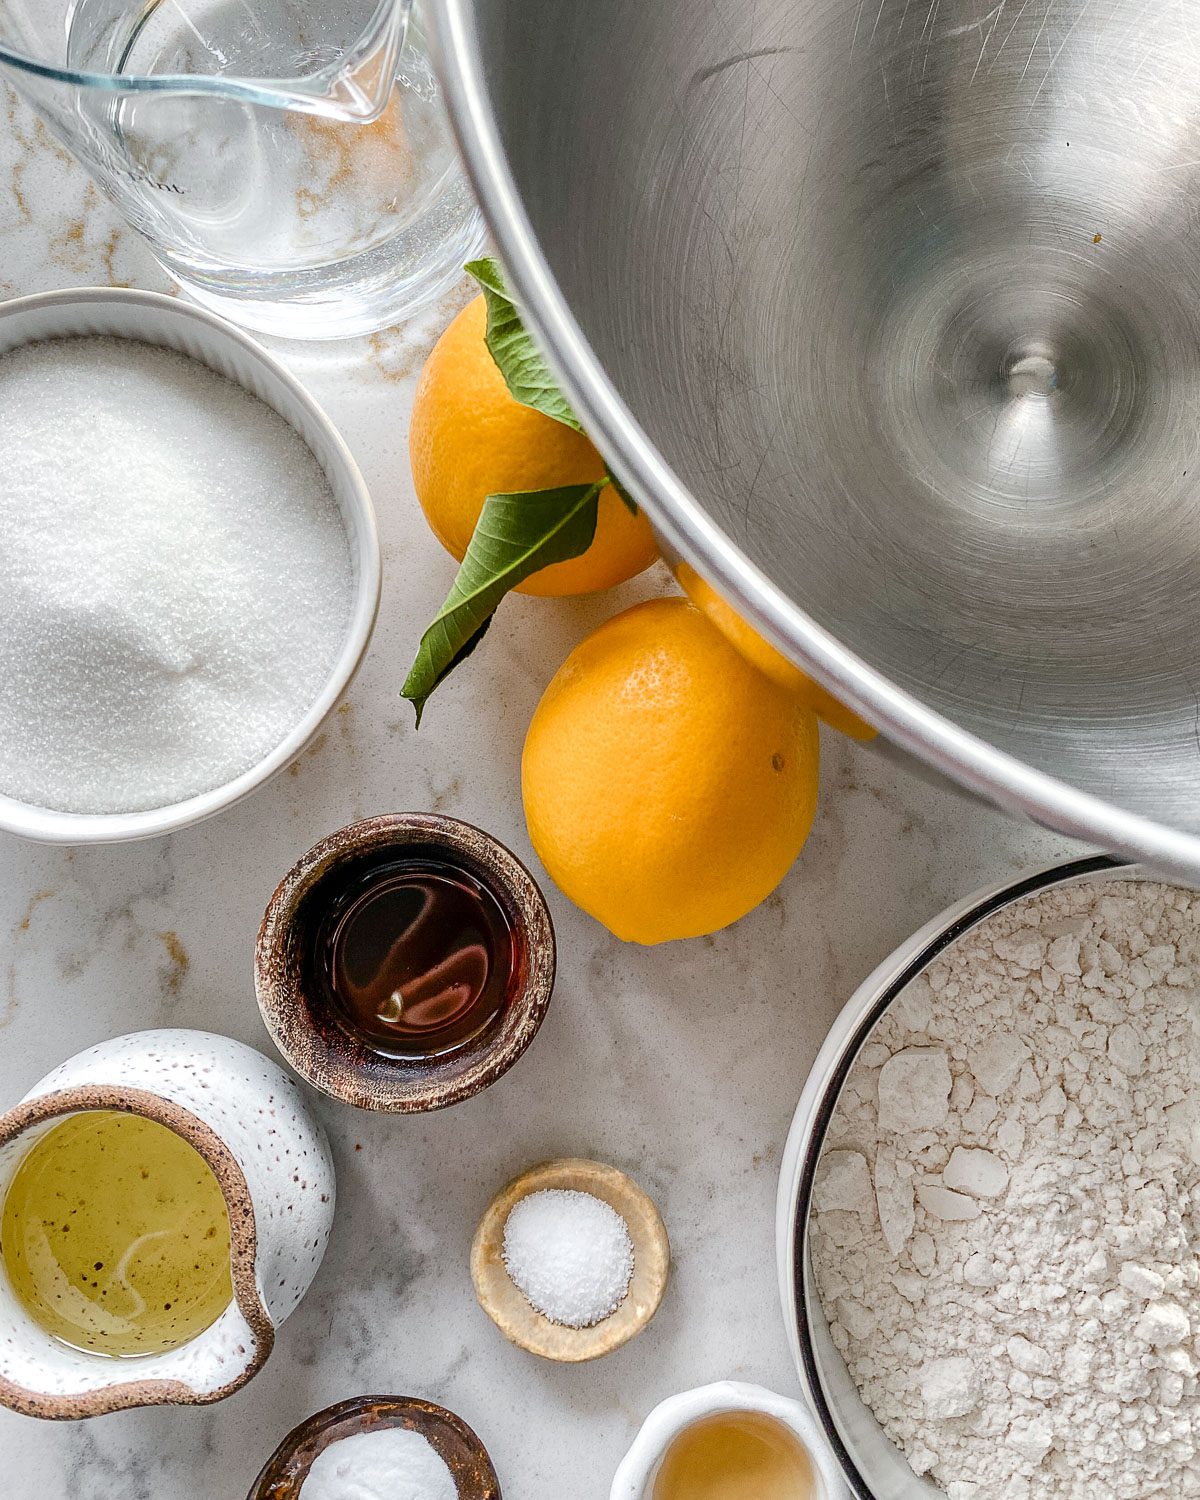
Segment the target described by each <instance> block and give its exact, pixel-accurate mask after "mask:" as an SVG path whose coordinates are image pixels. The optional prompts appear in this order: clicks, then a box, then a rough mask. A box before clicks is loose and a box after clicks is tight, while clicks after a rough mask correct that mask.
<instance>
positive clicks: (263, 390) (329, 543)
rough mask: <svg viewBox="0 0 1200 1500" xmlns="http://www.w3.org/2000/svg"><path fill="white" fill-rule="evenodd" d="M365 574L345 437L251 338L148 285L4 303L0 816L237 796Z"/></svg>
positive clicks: (306, 724) (289, 749)
mask: <svg viewBox="0 0 1200 1500" xmlns="http://www.w3.org/2000/svg"><path fill="white" fill-rule="evenodd" d="M379 590H380V560H379V544H378V539H377V536H376V530H375V519H374V514H373V512H372V508H371V502H370V497H369V495H368V494H367V491H366V487H365V485H364V483H363V480H362V476H361V475H360V473H359V471H358V469H357V467H356V465H355V463H354V460H353V459H352V457H351V455H350V453H349V450H348V449H347V448H346V445H345V443H344V442H343V441H342V439H341V438H340V436H339V435H338V433H337V431H336V430H335V429H334V427H333V426H332V424H331V423H330V422H329V420H328V418H327V417H326V416H325V415H324V413H323V412H322V411H321V409H320V408H319V407H318V406H317V405H316V403H315V402H314V401H313V400H312V399H311V397H309V396H308V394H307V393H306V392H305V391H304V389H303V387H302V386H301V385H300V384H299V383H298V382H297V381H296V380H295V379H294V378H293V377H292V376H291V375H290V374H289V373H288V372H287V371H286V370H285V369H284V368H283V366H282V365H281V364H279V363H278V361H276V360H275V359H274V358H272V357H271V356H270V355H269V354H268V353H267V352H266V351H265V350H264V349H262V348H261V347H260V346H259V345H257V344H256V343H255V342H254V341H253V340H252V339H250V338H248V337H247V336H246V335H245V334H243V333H241V332H240V331H239V330H237V329H235V328H233V327H231V326H230V325H229V324H227V323H225V322H223V321H222V320H221V319H219V318H217V317H215V316H214V315H213V314H211V313H208V312H205V311H203V310H201V309H199V308H195V307H191V306H188V305H187V304H184V303H180V302H176V301H175V300H173V299H171V298H169V297H164V296H160V295H158V294H156V293H150V292H137V291H122V290H110V289H107V288H105V289H100V288H95V289H87V290H84V291H79V292H52V293H47V294H43V295H39V296H34V297H24V298H19V299H17V300H15V301H12V302H8V303H5V304H3V305H0V828H3V829H7V830H9V831H11V832H14V833H18V834H22V835H24V836H26V837H29V838H34V839H39V840H43V841H47V842H60V843H72V844H77V843H86V842H102V841H112V840H120V839H134V838H145V837H149V836H152V835H155V834H162V833H167V832H170V831H171V830H173V829H177V828H182V827H184V826H186V825H188V824H191V823H195V822H198V821H199V820H200V819H202V818H206V817H209V816H210V815H211V814H213V813H216V812H218V811H220V810H222V809H224V808H226V807H229V806H230V805H231V804H233V803H235V802H237V801H238V800H239V799H240V798H242V797H244V796H246V795H247V794H248V793H249V792H251V791H253V790H254V789H255V788H257V787H258V786H260V785H262V783H263V782H264V781H266V780H267V779H268V778H269V777H271V776H273V775H274V774H275V773H276V772H278V771H279V770H281V769H282V768H283V767H284V766H286V765H287V764H288V763H289V762H290V761H291V760H292V759H294V757H295V756H296V755H297V754H298V753H299V752H300V751H301V750H302V749H303V748H304V746H305V745H306V744H307V743H308V741H309V740H310V739H311V738H312V736H313V735H314V734H315V733H316V731H317V729H318V727H319V726H320V724H321V722H322V720H323V719H324V718H325V716H326V715H327V714H328V713H329V711H330V710H331V709H332V708H333V706H334V705H335V704H336V702H337V700H338V698H339V697H340V696H341V694H342V692H343V691H344V690H345V688H346V686H347V685H348V683H349V682H350V679H351V678H352V676H353V675H354V672H355V671H356V669H357V667H358V665H359V663H360V661H361V660H362V657H363V655H364V653H365V650H366V647H367V643H368V641H369V638H370V634H371V630H372V627H373V625H374V621H375V615H376V611H377V608H378V603H379Z"/></svg>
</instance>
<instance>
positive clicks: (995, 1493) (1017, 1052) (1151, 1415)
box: [812, 882, 1200, 1500]
mask: <svg viewBox="0 0 1200 1500" xmlns="http://www.w3.org/2000/svg"><path fill="white" fill-rule="evenodd" d="M1198 971H1200V898H1198V897H1197V896H1195V895H1193V894H1190V893H1187V892H1183V891H1179V890H1176V889H1174V888H1173V887H1167V886H1162V885H1153V884H1143V883H1137V882H1119V883H1107V884H1105V883H1097V884H1089V885H1083V886H1075V887H1069V888H1066V889H1062V890H1057V891H1052V892H1050V893H1049V894H1046V895H1044V896H1042V897H1041V898H1037V899H1034V900H1031V901H1028V902H1024V903H1022V904H1020V905H1018V906H1016V907H1014V908H1011V909H1009V910H1007V911H1005V912H1004V913H1002V914H1000V915H998V916H996V917H993V918H991V919H989V920H988V921H987V922H985V923H984V924H983V925H982V926H981V927H979V928H978V929H976V930H975V931H974V932H973V933H970V934H968V935H967V937H966V938H964V939H962V940H960V942H959V943H958V944H956V945H955V946H954V947H953V948H951V949H950V950H949V951H948V952H947V954H946V955H944V956H943V957H942V958H941V959H939V960H938V961H937V962H935V963H934V964H933V965H932V966H931V967H930V969H929V970H928V973H927V977H925V976H923V977H921V978H918V979H917V980H915V981H914V982H913V983H912V984H910V985H909V986H908V988H907V989H906V990H905V992H904V994H903V995H902V996H901V997H900V999H899V1000H898V1001H897V1002H896V1004H894V1005H893V1006H892V1008H891V1010H890V1011H889V1013H888V1014H887V1015H886V1016H885V1017H884V1018H883V1020H882V1021H881V1022H880V1023H879V1025H878V1026H877V1027H876V1029H875V1031H874V1032H873V1034H872V1036H871V1038H870V1040H869V1041H868V1043H867V1045H866V1047H865V1048H864V1049H863V1052H862V1054H861V1055H860V1057H859V1059H858V1061H857V1062H856V1063H855V1066H854V1068H853V1071H852V1073H851V1075H850V1078H849V1080H848V1083H847V1086H846V1089H845V1091H844V1093H843V1096H842V1099H841V1101H840V1103H839V1107H838V1110H837V1113H836V1115H835V1118H834V1120H833V1123H832V1125H831V1128H830V1133H829V1138H828V1148H827V1151H826V1153H825V1156H824V1157H823V1160H822V1164H821V1168H820V1171H819V1174H818V1179H817V1183H816V1187H815V1200H814V1210H815V1212H814V1227H813V1237H812V1255H813V1265H814V1269H815V1272H816V1277H817V1282H818V1286H819V1289H820V1294H821V1298H822V1302H823V1304H824V1307H825V1310H826V1313H827V1316H828V1318H829V1321H830V1326H831V1331H832V1335H833V1339H834V1341H835V1343H836V1344H837V1347H838V1348H839V1350H841V1352H842V1354H843V1356H844V1357H845V1359H846V1362H847V1365H848V1367H849V1369H850V1372H851V1374H852V1376H853V1377H854V1379H855V1381H856V1382H857V1384H858V1386H859V1388H860V1390H861V1391H862V1394H863V1397H864V1399H865V1400H866V1402H867V1403H868V1405H869V1406H870V1407H871V1408H872V1410H873V1411H874V1412H875V1415H876V1416H877V1417H878V1419H879V1421H880V1422H881V1423H882V1425H883V1427H884V1429H885V1431H886V1432H887V1433H888V1434H889V1436H890V1437H891V1438H892V1439H893V1440H894V1441H895V1442H896V1443H897V1444H898V1445H899V1446H900V1447H901V1448H902V1449H903V1451H904V1453H905V1455H906V1456H907V1458H908V1460H909V1463H910V1464H911V1465H912V1467H913V1468H914V1469H915V1470H916V1471H917V1472H918V1473H922V1474H927V1475H928V1476H929V1477H930V1478H931V1479H932V1480H934V1481H935V1483H937V1484H938V1485H939V1486H940V1487H941V1488H942V1489H943V1490H944V1491H945V1493H946V1495H947V1496H948V1497H949V1500H1150V1497H1153V1496H1160V1495H1161V1496H1167V1495H1169V1496H1173V1497H1187V1496H1200V1388H1198V1384H1197V1369H1198V1368H1200V993H1198V980H1197V973H1198Z"/></svg>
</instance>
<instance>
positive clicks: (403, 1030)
mask: <svg viewBox="0 0 1200 1500" xmlns="http://www.w3.org/2000/svg"><path fill="white" fill-rule="evenodd" d="M331 878H332V879H333V880H338V876H337V874H336V873H335V874H334V875H333V876H332V877H331ZM321 895H322V897H325V898H326V899H329V905H328V907H327V909H326V911H325V913H324V915H323V916H322V918H321V920H320V921H319V923H318V925H317V929H316V942H315V950H314V955H313V956H314V959H315V967H316V969H317V973H318V975H319V977H320V978H321V980H322V981H323V984H324V987H325V989H326V990H327V992H328V995H329V998H330V1000H331V1001H332V1005H333V1009H334V1011H335V1013H336V1014H337V1016H338V1018H339V1019H340V1020H341V1022H342V1024H343V1025H344V1026H345V1027H346V1028H347V1029H348V1030H349V1031H350V1032H351V1033H352V1034H353V1035H354V1036H356V1037H357V1038H358V1039H359V1040H360V1041H362V1042H364V1043H365V1044H366V1045H367V1046H368V1047H371V1048H372V1049H373V1050H374V1051H376V1052H381V1053H384V1054H385V1055H387V1056H388V1057H396V1058H409V1059H413V1060H416V1059H421V1058H432V1057H440V1056H444V1055H445V1054H446V1053H450V1052H455V1051H457V1050H458V1049H459V1048H460V1047H463V1046H465V1045H466V1044H467V1043H468V1042H470V1041H472V1040H473V1039H474V1038H476V1037H477V1036H479V1035H480V1033H481V1032H483V1031H484V1030H485V1029H486V1028H487V1027H488V1026H489V1025H491V1024H492V1022H494V1021H495V1020H496V1017H497V1016H498V1015H499V1014H500V1012H501V1011H502V1010H503V1008H504V1005H505V1002H506V1000H507V999H508V994H509V990H510V988H511V985H512V982H513V973H514V967H515V951H516V950H515V944H514V939H513V932H512V927H511V925H510V923H509V921H508V918H507V916H506V914H505V911H504V908H503V907H502V906H501V905H500V902H499V901H498V900H497V899H496V897H495V896H494V895H493V894H492V892H491V891H490V890H489V889H488V888H487V887H486V886H485V885H483V884H482V882H481V881H479V880H477V879H476V878H475V876H474V875H472V874H470V873H469V872H467V871H466V870H464V869H462V868H461V867H460V866H457V865H450V864H446V863H444V862H442V861H440V860H438V859H436V858H431V857H429V856H425V855H416V856H414V855H405V856H397V855H395V854H394V853H391V852H389V853H387V854H385V855H384V857H383V858H381V859H379V860H376V861H372V862H369V863H367V864H366V865H360V866H358V867H357V868H356V869H355V870H353V871H351V872H350V873H349V876H348V878H346V879H344V880H341V881H339V882H338V888H337V890H336V893H333V894H332V895H330V893H328V892H327V891H326V890H325V889H324V885H322V888H321Z"/></svg>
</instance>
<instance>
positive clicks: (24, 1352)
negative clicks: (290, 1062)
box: [0, 1030, 334, 1419]
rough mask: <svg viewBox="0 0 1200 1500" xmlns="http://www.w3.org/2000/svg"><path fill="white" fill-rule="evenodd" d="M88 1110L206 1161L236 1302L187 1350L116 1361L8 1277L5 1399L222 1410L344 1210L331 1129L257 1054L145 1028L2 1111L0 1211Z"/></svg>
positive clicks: (57, 1409) (59, 1413) (0, 1285)
mask: <svg viewBox="0 0 1200 1500" xmlns="http://www.w3.org/2000/svg"><path fill="white" fill-rule="evenodd" d="M88 1110H119V1111H122V1112H125V1113H129V1114H135V1115H140V1116H142V1117H144V1118H146V1119H149V1120H153V1121H155V1122H156V1123H158V1124H160V1125H163V1126H165V1127H167V1128H168V1129H170V1130H171V1131H173V1132H174V1133H175V1134H177V1135H179V1136H180V1137H181V1138H182V1139H184V1140H186V1141H187V1142H188V1144H189V1145H191V1146H192V1147H193V1148H194V1149H195V1150H196V1151H197V1152H198V1153H199V1155H200V1156H201V1157H202V1158H203V1160H204V1161H205V1162H206V1163H207V1165H208V1167H209V1168H210V1169H211V1171H212V1173H213V1176H214V1177H215V1179H216V1181H217V1184H218V1185H219V1187H220V1189H221V1193H222V1196H223V1198H224V1200H225V1207H226V1210H227V1213H228V1218H229V1229H230V1274H231V1280H232V1287H233V1296H232V1299H231V1301H230V1302H229V1304H228V1305H227V1306H226V1308H225V1309H224V1311H223V1312H222V1313H221V1315H220V1316H219V1317H218V1318H217V1319H216V1321H215V1322H214V1323H212V1324H211V1325H210V1326H209V1327H208V1328H207V1329H205V1330H204V1331H203V1332H202V1333H200V1334H198V1335H197V1336H196V1337H195V1338H193V1339H191V1340H190V1341H189V1342H187V1343H185V1344H183V1345H181V1346H180V1347H178V1348H175V1349H170V1350H166V1351H164V1352H162V1353H159V1354H146V1355H138V1356H135V1357H131V1358H121V1359H114V1358H111V1357H109V1356H107V1355H103V1354H96V1353H92V1352H90V1351H87V1350H83V1349H77V1348H73V1347H70V1346H69V1345H67V1344H64V1343H63V1342H61V1341H60V1340H58V1339H56V1338H55V1337H54V1336H53V1335H52V1334H50V1333H49V1332H47V1331H46V1330H45V1329H43V1328H42V1327H41V1326H40V1325H39V1324H38V1323H37V1322H36V1321H35V1320H34V1319H33V1318H32V1317H31V1316H30V1314H29V1313H28V1312H27V1311H26V1309H25V1308H24V1306H23V1305H22V1303H21V1302H20V1301H19V1299H18V1298H17V1296H16V1294H15V1292H14V1290H13V1288H12V1286H11V1285H10V1283H9V1282H8V1279H7V1277H6V1276H5V1275H4V1274H3V1273H2V1272H0V1402H3V1404H4V1405H6V1406H9V1407H12V1408H13V1409H15V1410H17V1411H20V1412H24V1413H25V1414H27V1415H29V1416H37V1417H51V1418H64V1419H78V1418H80V1417H90V1416H98V1415H101V1414H103V1413H106V1412H113V1411H119V1410H121V1409H123V1408H127V1407H133V1406H151V1405H197V1404H203V1403H207V1402H211V1401H218V1400H220V1399H222V1398H223V1397H225V1396H227V1395H229V1394H231V1393H232V1392H233V1391H235V1390H237V1389H238V1387H239V1386H242V1385H244V1384H245V1383H246V1381H248V1380H249V1379H250V1378H251V1377H252V1376H253V1375H254V1374H255V1373H256V1372H257V1371H258V1370H259V1369H260V1368H261V1367H262V1365H263V1364H264V1363H265V1361H266V1359H267V1357H268V1356H269V1355H270V1353H271V1349H272V1346H273V1344H274V1340H275V1329H276V1327H277V1326H278V1325H279V1324H280V1323H281V1322H282V1321H283V1319H284V1318H286V1317H287V1315H288V1314H289V1313H290V1312H291V1311H292V1309H293V1308H294V1307H295V1305H296V1303H297V1302H298V1301H299V1300H300V1297H301V1296H302V1295H303V1293H304V1291H305V1290H306V1289H307V1287H308V1285H309V1282H310V1281H311V1280H312V1277H313V1275H314V1274H315V1273H316V1269H317V1267H318V1265H319V1264H320V1261H321V1258H322V1256H323V1254H324V1251H325V1243H326V1241H327V1239H328V1237H329V1229H330V1226H331V1223H332V1218H333V1200H334V1186H333V1166H332V1161H331V1158H330V1154H329V1147H328V1143H327V1141H326V1139H325V1136H324V1132H323V1131H322V1130H321V1127H320V1126H319V1124H317V1122H316V1121H315V1120H314V1119H313V1118H312V1117H311V1115H310V1114H309V1113H308V1110H307V1107H306V1106H305V1104H304V1101H303V1099H302V1098H301V1096H300V1093H299V1090H298V1088H297V1087H296V1085H295V1083H294V1082H293V1081H292V1080H291V1079H290V1078H289V1077H288V1076H287V1075H286V1074H285V1073H284V1072H283V1071H282V1070H281V1069H280V1068H278V1067H277V1066H276V1065H275V1064H274V1063H272V1062H269V1061H268V1060H267V1059H266V1058H264V1057H263V1056H262V1055H261V1054H260V1053H258V1052H255V1051H254V1050H253V1049H252V1048H250V1047H246V1046H243V1045H242V1044H241V1043H239V1042H235V1041H231V1040H230V1039H229V1038H227V1037H219V1036H212V1035H209V1034H208V1033H205V1032H198V1031H182V1030H170V1031H147V1032H138V1033H135V1034H133V1035H131V1036H126V1037H118V1038H116V1039H115V1040H113V1041H110V1042H104V1043H101V1044H100V1045H99V1046H97V1047H93V1048H91V1049H90V1050H89V1051H87V1052H83V1053H80V1054H79V1055H78V1056H76V1057H73V1058H71V1059H70V1060H69V1061H68V1062H66V1063H64V1064H62V1066H61V1067H59V1068H57V1069H56V1070H55V1071H54V1072H53V1073H51V1074H49V1075H48V1076H47V1077H46V1078H44V1079H43V1080H42V1081H41V1082H40V1083H39V1084H37V1085H36V1086H35V1087H34V1089H33V1090H31V1092H30V1093H29V1094H28V1095H27V1096H26V1098H25V1099H24V1100H22V1101H21V1103H20V1104H18V1105H17V1106H16V1107H15V1108H13V1109H11V1110H9V1111H8V1112H7V1113H6V1114H4V1115H0V1201H2V1200H3V1197H4V1194H5V1193H6V1191H7V1189H8V1187H9V1185H10V1183H11V1182H12V1180H13V1177H14V1175H15V1174H16V1171H17V1169H18V1167H19V1166H20V1163H21V1162H22V1161H23V1160H24V1158H25V1156H26V1154H27V1153H28V1152H29V1151H30V1150H31V1149H32V1147H33V1146H35V1145H36V1144H37V1142H38V1141H39V1140H40V1139H41V1138H42V1137H43V1136H44V1135H46V1134H47V1133H48V1132H49V1131H50V1130H51V1129H53V1128H54V1126H55V1125H56V1124H57V1123H59V1122H60V1121H62V1120H63V1119H64V1118H65V1117H67V1116H69V1115H74V1114H78V1113H80V1112H81V1111H88Z"/></svg>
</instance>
